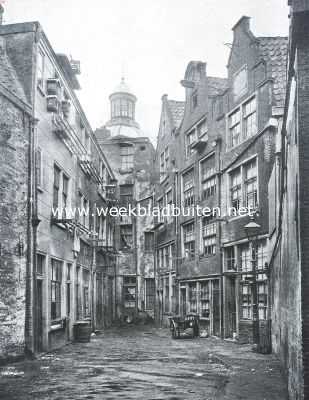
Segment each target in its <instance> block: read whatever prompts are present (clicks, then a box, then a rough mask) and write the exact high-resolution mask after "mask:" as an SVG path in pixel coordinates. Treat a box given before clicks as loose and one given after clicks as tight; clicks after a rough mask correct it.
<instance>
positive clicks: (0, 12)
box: [0, 3, 4, 25]
mask: <svg viewBox="0 0 309 400" xmlns="http://www.w3.org/2000/svg"><path fill="white" fill-rule="evenodd" d="M3 14H4V7H3V5H2V4H1V3H0V25H3Z"/></svg>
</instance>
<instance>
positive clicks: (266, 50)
mask: <svg viewBox="0 0 309 400" xmlns="http://www.w3.org/2000/svg"><path fill="white" fill-rule="evenodd" d="M257 39H258V41H259V49H260V53H261V56H262V58H263V59H264V60H265V61H266V63H267V69H268V71H267V72H268V76H269V77H271V78H273V79H274V81H275V83H274V96H275V100H276V103H277V106H283V104H284V97H285V87H286V73H285V71H286V62H287V51H288V38H287V37H281V36H275V37H258V38H257Z"/></svg>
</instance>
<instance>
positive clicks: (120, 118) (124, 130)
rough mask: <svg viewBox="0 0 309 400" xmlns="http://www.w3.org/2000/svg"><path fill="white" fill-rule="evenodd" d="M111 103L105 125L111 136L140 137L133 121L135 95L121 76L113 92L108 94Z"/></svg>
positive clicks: (137, 126) (140, 134) (137, 127)
mask: <svg viewBox="0 0 309 400" xmlns="http://www.w3.org/2000/svg"><path fill="white" fill-rule="evenodd" d="M109 100H110V105H111V119H110V120H109V121H108V122H107V124H106V127H107V129H108V130H109V131H110V132H111V136H118V135H123V136H129V137H140V136H142V133H141V131H140V128H139V124H138V123H137V122H136V121H135V103H136V101H137V98H136V96H135V95H134V94H133V93H132V91H131V89H130V88H129V86H128V85H127V83H126V82H125V79H124V78H121V82H120V83H119V85H117V86H116V88H115V90H114V91H113V93H112V94H111V95H110V96H109Z"/></svg>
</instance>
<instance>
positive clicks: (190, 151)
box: [186, 129, 196, 157]
mask: <svg viewBox="0 0 309 400" xmlns="http://www.w3.org/2000/svg"><path fill="white" fill-rule="evenodd" d="M195 141H196V130H195V129H193V130H192V131H190V132H189V133H188V134H187V135H186V157H190V156H191V155H192V154H193V153H194V149H193V148H192V144H193V143H194V142H195Z"/></svg>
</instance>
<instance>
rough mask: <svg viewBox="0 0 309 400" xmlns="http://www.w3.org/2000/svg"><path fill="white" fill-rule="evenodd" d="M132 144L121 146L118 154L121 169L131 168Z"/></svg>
mask: <svg viewBox="0 0 309 400" xmlns="http://www.w3.org/2000/svg"><path fill="white" fill-rule="evenodd" d="M133 150H134V149H133V146H131V145H129V146H121V148H120V156H121V169H123V170H130V169H132V168H133V155H134V151H133Z"/></svg>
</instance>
